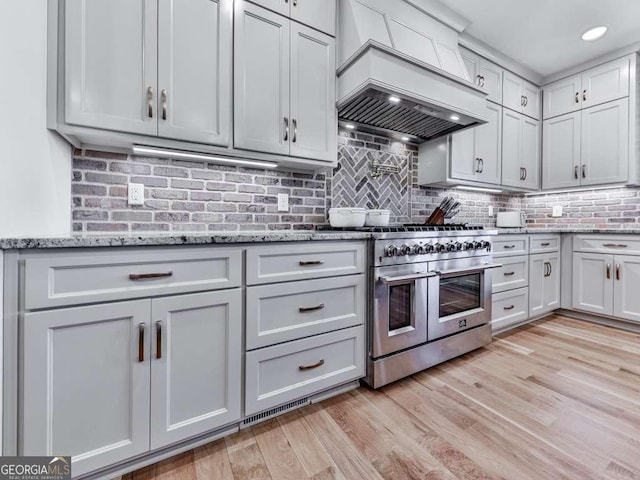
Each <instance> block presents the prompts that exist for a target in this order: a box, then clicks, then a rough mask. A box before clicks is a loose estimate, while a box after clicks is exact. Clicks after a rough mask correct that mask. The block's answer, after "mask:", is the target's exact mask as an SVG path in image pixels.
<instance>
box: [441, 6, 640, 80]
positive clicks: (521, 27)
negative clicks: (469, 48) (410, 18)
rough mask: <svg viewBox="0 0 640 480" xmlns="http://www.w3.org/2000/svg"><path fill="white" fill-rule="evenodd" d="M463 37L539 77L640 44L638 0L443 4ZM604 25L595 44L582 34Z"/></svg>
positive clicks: (639, 7)
mask: <svg viewBox="0 0 640 480" xmlns="http://www.w3.org/2000/svg"><path fill="white" fill-rule="evenodd" d="M443 3H445V4H446V5H447V6H448V7H449V8H452V9H453V10H456V11H457V12H459V13H460V14H461V15H463V16H464V17H466V18H467V19H468V20H469V21H470V22H471V24H470V25H469V27H468V28H467V29H466V30H465V32H466V33H468V34H470V35H472V36H473V37H475V38H477V39H478V40H481V41H482V42H484V43H486V44H487V45H489V46H490V47H493V48H494V49H496V50H498V51H499V52H501V53H503V54H505V55H507V56H509V57H511V58H513V59H514V60H516V61H518V62H519V63H521V64H523V65H525V66H527V67H529V68H530V69H532V70H534V71H535V72H537V73H539V74H540V75H542V76H543V77H546V76H548V75H551V74H553V73H557V72H558V71H560V70H564V69H565V68H569V67H572V66H575V65H578V64H581V63H584V62H586V61H589V60H592V59H594V58H596V57H599V56H601V55H604V54H607V53H609V52H613V51H615V50H618V49H621V48H623V47H626V46H628V45H631V44H632V43H635V42H638V41H640V0H444V1H443ZM596 25H607V26H608V27H609V31H608V32H607V34H606V35H605V36H604V37H603V38H601V39H600V40H597V41H595V42H584V41H582V40H581V38H580V37H581V35H582V33H583V32H584V31H585V30H587V29H588V28H590V27H593V26H596Z"/></svg>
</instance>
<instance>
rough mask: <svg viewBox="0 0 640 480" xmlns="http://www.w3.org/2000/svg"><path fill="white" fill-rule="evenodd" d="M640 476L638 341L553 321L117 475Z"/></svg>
mask: <svg viewBox="0 0 640 480" xmlns="http://www.w3.org/2000/svg"><path fill="white" fill-rule="evenodd" d="M269 478H271V479H274V480H285V479H292V480H299V479H308V478H310V479H317V480H324V479H367V480H370V479H371V480H373V479H381V478H384V479H420V480H423V479H505V480H520V479H523V480H526V479H531V480H544V479H553V480H556V479H568V480H587V479H640V335H637V334H633V333H628V332H624V331H620V330H615V329H612V328H609V327H603V326H599V325H593V324H589V323H585V322H581V321H578V320H572V319H569V318H566V317H560V316H555V317H551V318H550V319H547V320H542V321H539V322H536V323H534V324H531V325H528V326H525V327H522V328H518V329H516V330H513V331H511V332H508V333H506V334H503V335H500V336H498V337H497V338H496V339H494V342H493V343H492V344H491V345H489V346H487V347H485V348H482V349H480V350H477V351H475V352H472V353H470V354H467V355H465V356H463V357H461V358H458V359H455V360H452V361H450V362H447V363H445V364H443V365H440V366H438V367H434V368H431V369H429V370H427V371H424V372H421V373H419V374H417V375H414V376H412V377H410V378H407V379H404V380H401V381H399V382H396V383H394V384H392V385H388V386H387V387H384V388H382V389H380V390H375V391H374V390H370V389H368V388H365V387H361V388H359V389H357V390H355V391H352V392H349V393H346V394H344V395H341V396H339V397H335V398H333V399H330V400H327V401H324V402H322V403H320V404H317V405H311V406H309V407H305V408H303V409H301V410H298V411H294V412H292V413H289V414H287V415H284V416H282V417H279V418H276V419H273V420H270V421H267V422H265V423H262V424H259V425H256V426H254V427H253V428H251V429H248V430H244V431H242V432H240V433H238V434H236V435H233V436H230V437H228V438H226V439H224V440H220V441H218V442H215V443H213V444H210V445H208V446H205V447H202V448H199V449H196V450H194V451H191V452H188V453H185V454H183V455H179V456H177V457H175V458H172V459H170V460H167V461H165V462H162V463H159V464H156V465H152V466H150V467H147V468H144V469H142V470H139V471H137V472H134V473H133V474H129V475H126V476H125V477H123V480H143V479H144V480H152V479H184V480H189V479H198V480H204V479H207V480H208V479H216V480H217V479H221V480H223V479H236V480H245V479H269Z"/></svg>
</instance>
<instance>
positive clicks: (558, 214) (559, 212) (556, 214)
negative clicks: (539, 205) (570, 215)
mask: <svg viewBox="0 0 640 480" xmlns="http://www.w3.org/2000/svg"><path fill="white" fill-rule="evenodd" d="M551 216H552V217H561V216H562V205H556V206H554V207H553V212H552V213H551Z"/></svg>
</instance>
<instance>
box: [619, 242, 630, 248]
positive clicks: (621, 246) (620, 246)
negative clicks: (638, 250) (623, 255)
mask: <svg viewBox="0 0 640 480" xmlns="http://www.w3.org/2000/svg"><path fill="white" fill-rule="evenodd" d="M628 246H629V245H626V244H624V243H618V244H617V245H616V248H627V247H628Z"/></svg>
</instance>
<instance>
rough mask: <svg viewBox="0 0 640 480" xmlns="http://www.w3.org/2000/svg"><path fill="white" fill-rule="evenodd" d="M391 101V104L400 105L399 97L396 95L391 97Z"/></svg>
mask: <svg viewBox="0 0 640 480" xmlns="http://www.w3.org/2000/svg"><path fill="white" fill-rule="evenodd" d="M389 101H390V102H391V103H400V99H399V98H398V97H396V96H395V95H391V96H390V97H389Z"/></svg>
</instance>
